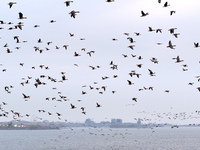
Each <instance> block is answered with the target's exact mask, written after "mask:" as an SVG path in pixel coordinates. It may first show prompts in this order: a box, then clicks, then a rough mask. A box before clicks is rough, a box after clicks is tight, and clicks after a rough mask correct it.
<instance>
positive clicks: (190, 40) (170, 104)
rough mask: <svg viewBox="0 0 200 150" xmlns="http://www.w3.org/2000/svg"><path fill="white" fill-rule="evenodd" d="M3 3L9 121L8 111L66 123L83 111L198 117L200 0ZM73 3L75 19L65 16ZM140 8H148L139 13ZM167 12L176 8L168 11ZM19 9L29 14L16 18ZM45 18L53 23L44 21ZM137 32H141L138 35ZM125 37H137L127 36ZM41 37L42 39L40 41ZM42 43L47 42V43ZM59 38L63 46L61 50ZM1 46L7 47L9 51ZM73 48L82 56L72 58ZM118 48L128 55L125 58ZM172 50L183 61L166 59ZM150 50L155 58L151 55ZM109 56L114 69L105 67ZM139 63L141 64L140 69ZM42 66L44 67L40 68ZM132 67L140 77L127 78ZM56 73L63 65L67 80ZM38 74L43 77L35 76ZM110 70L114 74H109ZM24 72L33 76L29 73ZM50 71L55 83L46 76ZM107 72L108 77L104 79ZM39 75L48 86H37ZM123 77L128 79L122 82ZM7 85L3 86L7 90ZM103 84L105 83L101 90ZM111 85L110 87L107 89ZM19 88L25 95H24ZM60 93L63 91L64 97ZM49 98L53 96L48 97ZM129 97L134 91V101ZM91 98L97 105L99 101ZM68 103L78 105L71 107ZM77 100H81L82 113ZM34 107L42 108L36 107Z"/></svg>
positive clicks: (96, 116)
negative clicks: (67, 3)
mask: <svg viewBox="0 0 200 150" xmlns="http://www.w3.org/2000/svg"><path fill="white" fill-rule="evenodd" d="M9 2H10V1H1V2H0V6H1V9H0V14H1V18H0V20H2V21H3V22H5V23H6V24H0V27H2V29H1V30H0V36H1V39H0V46H1V51H0V64H1V66H0V89H1V90H0V95H1V96H0V105H1V108H2V111H0V114H3V113H5V111H6V112H9V114H8V115H7V116H8V117H0V121H9V120H12V119H13V113H12V112H11V110H13V111H14V112H19V113H20V114H21V115H22V116H23V117H17V116H16V115H14V117H16V118H17V119H21V120H28V121H32V120H39V118H42V120H46V119H47V120H50V121H57V120H59V119H58V116H57V114H56V112H58V113H60V114H62V116H60V121H65V120H67V121H69V122H83V121H84V120H85V119H87V118H91V119H93V120H94V121H96V122H99V121H101V120H107V121H110V119H111V118H121V119H123V121H124V122H135V119H134V118H139V117H140V118H142V119H143V121H144V122H157V123H161V122H162V123H165V122H168V123H177V124H184V123H199V121H198V119H197V118H198V117H200V116H199V115H198V113H196V111H200V92H199V91H198V90H197V87H200V82H198V78H196V76H199V75H200V63H199V61H200V48H195V47H194V42H195V43H198V42H200V30H199V26H200V22H199V21H198V17H199V15H200V11H199V7H198V6H199V4H200V1H198V0H190V1H189V0H184V1H183V0H169V1H167V2H168V4H169V5H170V6H168V7H163V6H164V3H165V2H166V1H162V2H161V3H158V1H157V0H115V2H111V3H108V2H105V0H98V1H97V0H96V1H94V0H85V1H77V0H74V1H73V3H70V6H69V7H66V5H65V3H64V2H65V1H58V0H51V1H47V0H43V1H39V0H35V1H34V2H31V1H23V0H17V1H15V2H16V3H17V4H14V5H13V6H12V8H9V5H8V3H9ZM72 10H74V11H79V12H80V13H77V15H76V18H75V19H74V18H71V17H70V14H69V13H70V12H71V11H72ZM142 10H143V11H144V12H145V13H146V12H148V13H149V15H147V16H145V17H140V16H141V11H142ZM170 11H176V12H175V14H173V15H170ZM19 12H22V13H23V15H24V17H27V19H18V18H19V15H18V13H19ZM51 20H55V21H56V22H54V23H50V21H51ZM9 22H12V23H13V24H8V23H9ZM19 22H23V26H22V30H20V29H19V28H17V29H13V30H8V29H9V28H10V27H14V26H15V25H17V24H18V23H19ZM34 25H39V27H37V28H35V27H34ZM149 27H152V28H153V29H154V30H156V29H162V33H156V32H155V31H153V32H149V31H148V30H149ZM170 28H177V29H176V30H175V31H174V33H179V34H180V35H178V38H176V37H175V36H174V35H173V34H170V32H169V31H168V30H169V29H170ZM135 32H138V33H140V34H141V35H140V36H136V34H135ZM69 33H72V34H74V36H72V37H71V36H70V34H69ZM124 33H129V36H127V35H125V34H124ZM14 36H19V41H20V43H16V40H14V38H13V37H14ZM128 37H131V38H133V40H134V41H136V42H135V43H130V41H129V40H128V39H127V38H128ZM39 39H41V40H42V43H38V40H39ZM80 39H84V40H80ZM113 39H116V40H113ZM23 41H27V42H23ZM169 41H171V42H172V44H173V45H176V47H175V49H170V48H167V46H168V43H169ZM47 42H52V43H51V44H50V45H47ZM157 43H162V44H161V45H158V44H157ZM5 44H7V47H4V46H5ZM63 45H68V48H67V50H65V49H64V48H63ZM130 45H135V47H134V50H132V49H130V48H128V46H130ZM34 46H36V47H39V49H40V50H43V51H42V53H40V52H39V51H35V49H34V48H33V47H34ZM56 46H57V47H59V48H58V49H56ZM16 47H20V49H18V50H17V49H15V48H16ZM46 48H48V49H49V50H48V51H47V50H46ZM82 48H85V51H83V50H81V49H82ZM7 49H10V50H11V51H12V53H7ZM90 51H95V52H94V53H91V57H90V56H89V54H87V52H90ZM74 52H77V53H78V54H80V55H81V56H78V57H74ZM122 54H124V55H127V56H128V57H126V58H124V56H123V55H122ZM131 54H133V55H136V57H134V58H133V57H132V56H131ZM139 56H141V57H142V59H141V60H139V59H138V57H139ZM177 56H179V57H180V59H181V60H184V61H183V62H180V63H175V62H176V60H175V59H172V58H176V57H177ZM152 57H154V58H156V59H157V60H158V64H156V63H153V62H151V61H150V59H152ZM111 61H113V63H114V65H117V69H115V70H113V69H111V68H110V67H112V65H110V62H111ZM20 63H24V66H23V67H22V66H21V65H20ZM74 64H77V65H78V66H76V65H74ZM138 64H143V65H142V67H141V68H139V67H138V66H137V65H138ZM40 65H44V66H45V67H47V66H48V67H49V69H48V70H46V69H44V68H43V69H41V68H40V67H39V66H40ZM183 65H187V66H185V67H184V66H183ZM89 66H94V67H95V68H96V69H94V70H92V68H91V67H89ZM97 66H100V68H97ZM32 67H35V69H32ZM3 69H6V71H3ZM148 69H150V70H152V71H153V72H155V76H150V75H149V71H148ZM183 69H186V71H183ZM132 70H135V72H136V73H138V74H141V76H140V77H139V78H137V77H136V76H133V77H131V76H130V75H129V73H130V72H131V71H132ZM61 72H65V76H66V78H67V79H68V80H65V81H63V82H59V81H61V80H62V76H63V75H62V74H61ZM41 75H45V78H40V76H41ZM113 75H117V76H118V77H117V78H113ZM28 76H29V77H32V78H31V79H28ZM48 76H50V77H51V78H54V79H56V81H57V82H53V81H50V80H48ZM105 76H108V77H109V78H108V79H106V80H102V77H105ZM23 78H24V79H23ZM37 78H40V80H41V81H42V82H44V83H46V85H39V86H38V88H36V87H35V86H34V84H35V83H36V81H35V79H37ZM27 80H28V84H24V86H22V84H21V83H24V82H26V81H27ZM127 80H130V81H132V82H133V83H134V84H133V85H128V82H127ZM94 82H97V84H94ZM188 83H192V84H193V85H188ZM10 85H12V86H13V87H14V88H10ZM6 86H8V87H9V89H8V91H9V93H8V92H7V91H5V87H6ZM89 86H91V87H93V88H94V89H92V90H91V89H90V87H89ZM102 86H106V91H104V90H103V89H102V88H101V87H102ZM148 87H153V91H152V90H145V89H144V88H148ZM53 88H56V89H53ZM96 88H100V89H99V90H97V89H96ZM139 89H142V90H139ZM165 90H169V93H167V92H165ZM82 91H84V92H86V94H82ZM112 91H116V92H115V93H114V94H113V93H112ZM99 92H100V93H99ZM101 92H102V93H103V94H101ZM22 93H24V94H25V95H27V96H30V98H28V99H24V98H23V95H22ZM60 93H61V94H60ZM59 95H62V96H66V97H67V98H66V99H67V101H64V100H63V99H61V98H60V96H59ZM47 97H48V98H49V99H50V100H49V101H47V100H46V98H47ZM53 97H55V98H56V99H55V100H52V98H53ZM132 98H137V102H135V101H133V100H132ZM26 100H27V101H26ZM57 100H58V101H57ZM59 100H61V101H62V102H60V101H59ZM78 100H81V101H78ZM3 102H5V103H7V105H4V104H3ZM96 103H99V104H100V105H101V106H102V107H98V108H97V107H96ZM70 104H73V105H75V107H76V108H75V109H71V106H70ZM81 107H85V112H86V115H85V114H83V113H82V110H81V109H80V108H81ZM38 110H45V112H40V113H39V111H38ZM48 112H51V113H52V115H48ZM184 112H185V114H184ZM26 114H29V115H30V116H29V117H27V116H26ZM175 118H176V119H175ZM145 120H146V121H145Z"/></svg>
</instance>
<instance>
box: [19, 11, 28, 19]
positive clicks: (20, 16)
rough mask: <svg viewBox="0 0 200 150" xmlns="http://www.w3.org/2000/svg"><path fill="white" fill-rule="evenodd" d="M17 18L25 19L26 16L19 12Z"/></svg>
mask: <svg viewBox="0 0 200 150" xmlns="http://www.w3.org/2000/svg"><path fill="white" fill-rule="evenodd" d="M19 19H27V17H24V15H23V14H22V13H21V12H19Z"/></svg>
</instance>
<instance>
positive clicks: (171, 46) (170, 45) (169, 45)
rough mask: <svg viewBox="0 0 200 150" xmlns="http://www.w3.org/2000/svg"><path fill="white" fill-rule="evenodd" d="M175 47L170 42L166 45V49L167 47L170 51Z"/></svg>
mask: <svg viewBox="0 0 200 150" xmlns="http://www.w3.org/2000/svg"><path fill="white" fill-rule="evenodd" d="M175 46H176V45H172V42H171V41H169V44H168V46H167V47H169V48H171V49H175V48H174V47H175Z"/></svg>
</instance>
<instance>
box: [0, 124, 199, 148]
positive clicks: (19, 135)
mask: <svg viewBox="0 0 200 150" xmlns="http://www.w3.org/2000/svg"><path fill="white" fill-rule="evenodd" d="M0 150H200V127H193V128H192V127H188V128H186V127H185V128H184V127H182V128H174V129H171V128H169V127H168V128H167V127H165V128H154V129H133V128H129V129H114V128H112V129H109V128H67V129H61V130H0Z"/></svg>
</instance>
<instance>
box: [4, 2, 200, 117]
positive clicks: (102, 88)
mask: <svg viewBox="0 0 200 150" xmlns="http://www.w3.org/2000/svg"><path fill="white" fill-rule="evenodd" d="M106 2H108V3H109V2H114V0H107V1H106ZM158 3H161V0H158ZM16 4H17V3H16V2H9V3H8V6H9V9H12V8H13V7H15V5H16ZM72 4H73V1H65V2H64V5H65V6H66V7H70V6H71V5H72ZM169 6H170V4H169V3H168V2H165V3H164V4H163V7H169ZM16 7H17V5H16ZM79 13H80V11H75V10H72V11H70V12H69V15H70V17H71V18H73V19H75V18H76V16H77V14H79ZM175 13H176V11H174V10H172V11H170V12H169V14H170V16H172V15H174V14H175ZM18 15H19V17H18V19H19V22H18V23H16V24H14V23H12V22H8V23H6V22H5V21H3V20H0V25H9V28H8V30H19V31H21V32H23V27H24V22H23V20H28V19H29V18H28V16H26V15H24V14H23V13H22V12H19V14H18ZM148 15H150V14H149V13H148V12H145V11H143V10H141V16H140V17H142V18H144V17H148ZM55 22H56V20H50V23H55ZM10 25H12V27H10ZM39 27H40V25H38V24H37V25H34V28H39ZM176 29H177V28H170V29H169V33H170V34H171V35H172V36H174V37H175V38H178V37H179V35H180V33H177V32H175V31H176ZM0 30H6V29H5V28H4V27H0ZM148 32H156V33H162V29H153V28H152V27H148ZM123 34H124V36H125V37H126V39H127V40H128V41H129V43H130V45H128V46H127V48H128V49H130V50H134V47H135V45H134V44H133V43H135V42H136V41H134V39H133V37H131V36H130V33H123ZM135 36H141V33H139V32H135ZM69 37H74V34H73V33H69ZM1 38H3V37H1ZM13 40H14V41H15V42H16V43H26V42H27V41H21V39H20V37H19V36H14V37H13ZM80 40H86V39H85V38H80ZM112 41H118V39H117V38H113V39H112ZM40 43H42V44H45V42H44V41H43V39H41V38H39V39H38V40H37V44H40ZM53 43H54V42H52V41H48V42H46V44H45V48H44V49H43V48H41V47H40V46H34V47H33V50H34V51H35V52H36V53H37V52H38V55H40V54H42V53H45V52H46V51H49V50H50V48H48V46H49V45H52V44H53ZM157 45H162V43H157ZM61 47H62V48H63V50H65V51H69V49H68V47H69V45H67V44H65V45H62V46H57V45H56V46H55V49H61ZM166 47H167V48H170V49H175V47H176V45H174V44H173V43H172V41H171V40H169V42H168V45H167V46H166ZM198 47H200V45H199V43H197V42H194V48H198ZM3 48H5V49H6V53H7V54H14V53H15V51H14V50H11V48H9V43H5V44H4V45H3ZM20 48H21V47H19V46H16V47H15V49H16V50H20ZM95 53H96V52H95V51H94V50H92V51H87V50H86V48H82V49H81V52H77V51H74V55H73V57H80V56H82V55H83V54H86V55H87V56H89V57H93V55H95ZM122 57H123V58H127V57H129V56H128V55H127V54H122ZM131 57H132V58H137V59H138V60H142V59H143V57H142V56H137V55H134V54H131ZM172 59H173V60H175V63H182V62H184V60H183V59H181V58H180V56H176V57H174V58H172ZM150 61H151V62H152V63H153V64H158V63H159V60H158V59H157V58H155V57H152V58H151V59H150ZM19 65H20V66H21V67H24V65H25V63H23V62H22V63H20V64H19ZM108 65H109V67H110V69H111V70H118V65H117V64H116V63H115V62H114V61H113V60H110V63H109V64H108ZM3 66H4V64H3V63H2V64H0V68H1V70H2V72H1V73H6V72H7V69H9V68H4V67H3ZM74 66H75V67H79V64H74ZM136 66H137V67H138V68H142V66H143V64H141V63H140V64H136ZM182 66H183V71H188V69H187V64H183V65H182ZM30 68H31V69H32V70H36V69H38V68H40V69H42V70H49V69H50V68H51V67H50V66H48V65H44V64H41V65H39V66H37V67H36V66H31V67H30ZM89 68H90V69H91V70H96V69H101V66H99V65H97V66H95V65H89ZM147 72H148V74H149V76H151V77H155V76H156V72H154V71H153V70H152V69H151V68H149V69H148V70H147ZM128 75H129V77H131V78H132V77H136V78H140V76H141V74H140V73H138V72H136V71H135V70H131V71H130V72H128ZM110 78H113V79H115V78H118V75H117V74H115V75H113V77H110V76H104V75H103V76H101V80H107V79H110ZM196 78H197V81H198V82H200V76H196ZM3 80H4V79H3ZM67 80H70V79H68V78H67V75H66V72H65V71H61V72H60V77H59V78H55V77H52V76H49V75H44V74H42V75H40V76H39V77H37V78H33V77H32V76H28V77H26V78H24V77H23V78H22V81H21V82H20V83H19V84H20V86H22V87H24V88H25V87H26V85H28V84H33V85H34V86H35V88H39V87H40V86H44V85H48V84H50V83H65V82H67ZM126 82H127V85H128V86H132V85H134V82H133V81H132V80H131V79H127V81H126ZM193 84H194V82H190V83H188V85H193ZM81 86H82V88H83V90H82V91H81V95H85V94H88V93H89V91H87V90H88V89H89V90H96V91H98V94H104V93H105V92H107V88H108V87H109V85H100V84H98V82H96V81H94V84H93V85H81ZM87 88H88V89H87ZM14 89H15V85H12V84H11V85H5V86H4V91H5V92H6V93H8V94H12V91H13V90H14ZM52 89H53V90H56V89H57V88H56V87H54V88H52ZM1 90H2V89H1ZM16 90H17V89H16ZM144 90H150V91H153V90H154V87H153V86H150V87H145V86H143V87H142V88H140V89H138V91H144ZM197 90H198V91H199V92H200V87H197ZM111 92H112V93H113V94H115V93H116V91H115V90H111ZM164 92H166V93H169V92H170V90H169V89H166V90H165V91H164ZM21 97H22V99H24V101H29V100H30V99H31V95H29V94H27V93H23V92H22V94H21ZM45 100H46V101H57V102H65V101H70V99H69V98H68V97H67V96H66V95H64V94H62V92H57V95H56V96H55V97H46V98H45ZM77 101H78V102H81V101H82V100H81V99H79V100H77ZM130 101H134V102H138V98H137V97H133V98H132V99H131V100H130ZM6 105H9V104H8V103H7V102H6V99H4V100H3V101H2V100H1V104H0V111H1V113H0V117H8V116H9V115H13V119H15V120H21V119H22V118H23V117H30V116H31V114H29V113H26V114H21V113H20V112H19V111H15V110H9V111H8V110H6V109H4V107H5V106H6ZM94 107H96V108H100V107H102V104H101V103H100V102H95V104H94ZM70 108H71V109H77V108H78V107H77V106H76V105H75V104H73V102H70ZM79 109H80V110H81V113H82V114H83V115H86V114H87V113H86V107H85V106H81V107H80V108H79ZM38 112H39V113H47V114H48V115H50V116H51V115H53V113H52V112H50V111H47V110H45V109H38ZM143 113H144V114H145V112H143ZM195 113H196V114H199V111H196V112H195ZM54 115H56V116H57V117H58V119H60V120H63V118H62V116H63V117H64V116H65V115H64V114H61V113H59V112H56V113H55V114H54ZM156 115H157V116H158V118H159V117H160V118H162V117H161V114H156ZM163 115H166V114H163ZM168 115H170V116H168ZM167 117H168V118H170V119H177V118H181V117H182V119H188V118H192V115H190V116H189V117H186V114H182V113H181V114H180V115H178V114H167ZM37 118H38V119H40V120H43V118H41V117H37ZM64 120H65V121H67V118H65V119H64ZM146 120H148V121H149V119H145V118H144V121H146Z"/></svg>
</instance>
